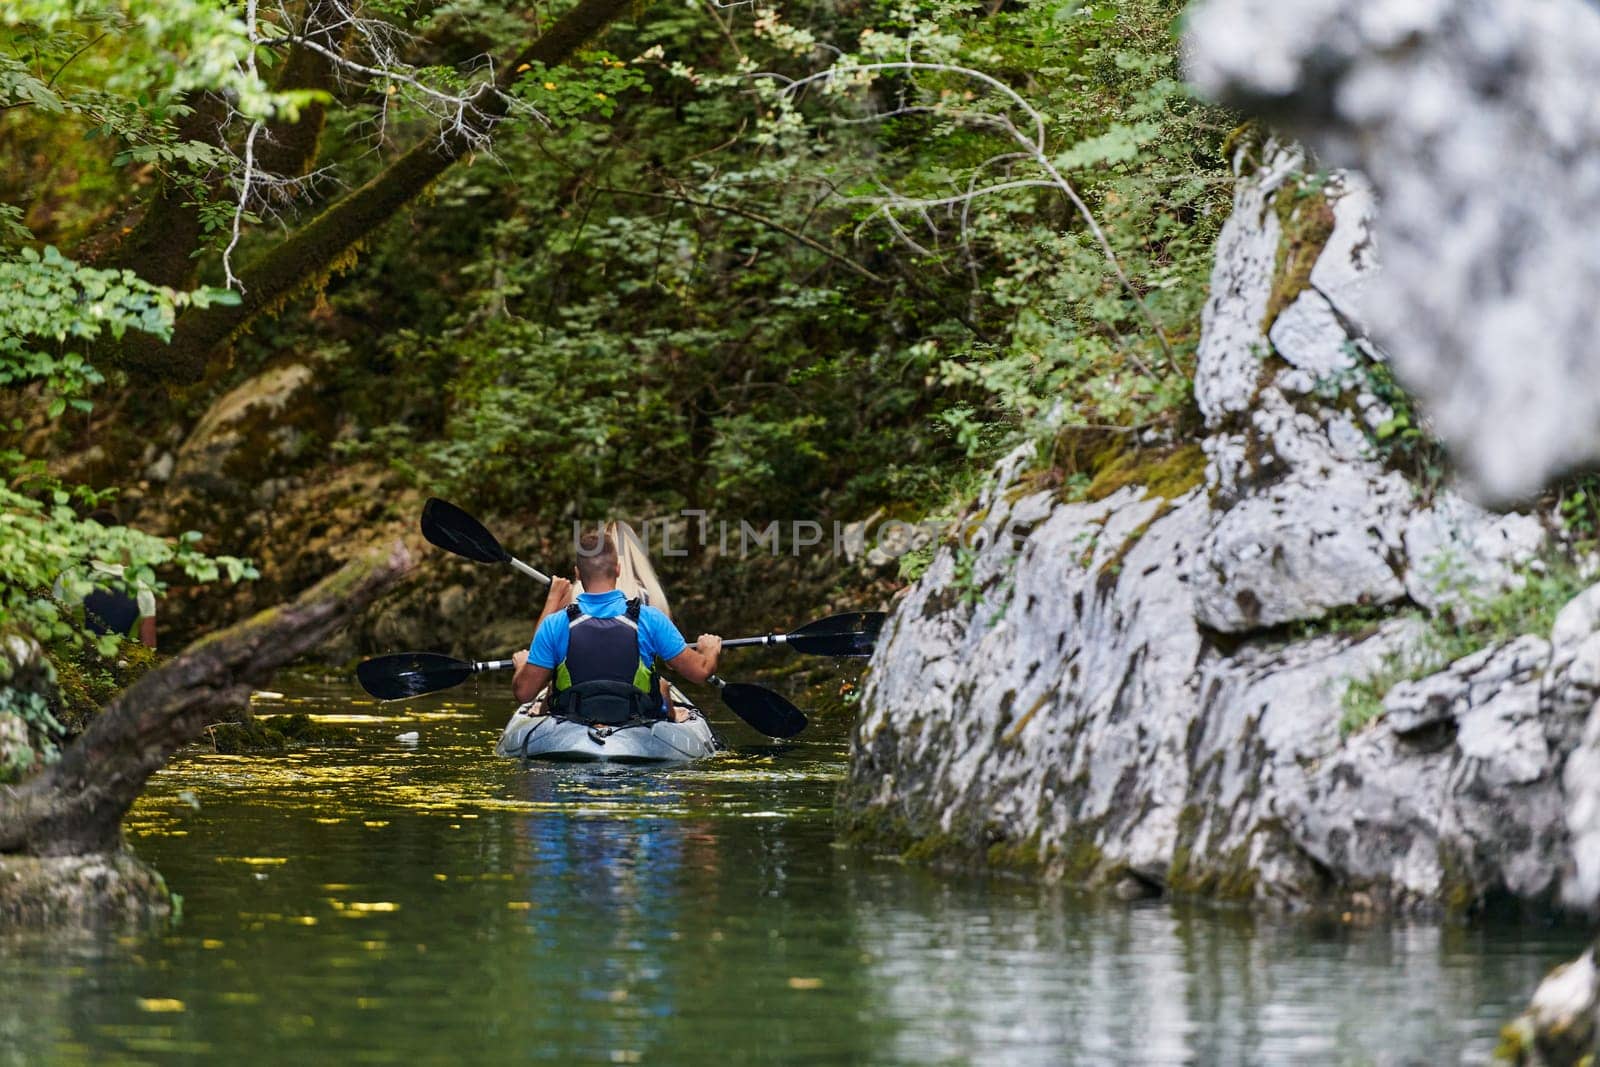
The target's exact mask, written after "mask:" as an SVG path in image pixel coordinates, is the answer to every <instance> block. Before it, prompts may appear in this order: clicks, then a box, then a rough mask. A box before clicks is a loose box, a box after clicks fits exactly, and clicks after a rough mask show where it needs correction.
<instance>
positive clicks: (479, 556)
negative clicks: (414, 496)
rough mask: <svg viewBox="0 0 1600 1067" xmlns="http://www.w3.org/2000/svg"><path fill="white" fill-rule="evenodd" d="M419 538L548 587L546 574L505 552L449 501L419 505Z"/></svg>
mask: <svg viewBox="0 0 1600 1067" xmlns="http://www.w3.org/2000/svg"><path fill="white" fill-rule="evenodd" d="M422 536H423V537H426V538H427V539H428V543H429V544H432V545H434V546H436V547H438V548H442V549H444V550H445V551H446V552H454V553H455V554H456V555H458V556H465V557H466V558H467V559H470V560H475V561H476V562H478V563H509V564H511V565H512V566H513V567H515V568H516V569H517V570H519V571H521V572H522V573H523V574H526V575H527V576H528V577H530V578H537V579H539V581H541V582H544V583H545V584H546V585H549V584H550V577H549V576H548V575H546V574H545V573H543V572H542V571H538V570H535V569H534V568H532V567H530V566H528V565H527V564H526V563H524V562H522V561H521V560H520V559H518V558H517V557H515V556H513V555H512V554H511V553H509V552H507V551H506V550H505V548H504V546H502V545H501V544H500V541H499V539H498V538H496V537H495V535H494V534H492V533H490V532H489V528H488V527H486V526H484V524H483V523H481V522H479V521H478V520H477V519H475V518H473V517H472V516H471V515H468V514H467V513H466V512H465V511H462V510H461V509H460V508H458V507H456V506H455V505H454V504H452V503H450V502H449V501H448V500H440V499H439V498H438V497H436V496H431V497H429V498H428V502H427V503H426V504H424V505H422Z"/></svg>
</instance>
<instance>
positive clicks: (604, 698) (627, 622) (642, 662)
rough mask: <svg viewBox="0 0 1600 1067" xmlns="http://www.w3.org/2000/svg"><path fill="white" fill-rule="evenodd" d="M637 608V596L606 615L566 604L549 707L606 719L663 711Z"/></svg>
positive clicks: (562, 712)
mask: <svg viewBox="0 0 1600 1067" xmlns="http://www.w3.org/2000/svg"><path fill="white" fill-rule="evenodd" d="M639 609H640V602H639V599H638V598H637V597H635V598H634V599H632V600H630V601H628V610H627V611H625V612H623V613H622V614H621V615H617V616H614V617H612V618H609V619H597V618H595V617H594V616H593V615H588V614H585V613H584V611H583V609H582V608H580V607H579V606H578V605H577V604H569V605H568V606H567V656H566V658H565V659H563V660H562V661H561V662H560V663H558V664H556V671H555V677H554V679H553V681H552V685H553V686H554V687H555V697H554V700H553V701H552V703H551V711H552V712H554V713H555V714H556V715H559V716H561V717H562V718H567V719H578V720H581V721H583V722H591V723H603V724H607V725H616V724H619V723H625V722H637V721H639V720H648V719H660V718H662V717H663V714H662V709H661V689H660V682H659V677H658V675H657V673H656V671H655V666H654V664H653V663H651V662H649V661H648V660H646V659H645V655H644V648H643V646H642V645H641V643H640V641H639Z"/></svg>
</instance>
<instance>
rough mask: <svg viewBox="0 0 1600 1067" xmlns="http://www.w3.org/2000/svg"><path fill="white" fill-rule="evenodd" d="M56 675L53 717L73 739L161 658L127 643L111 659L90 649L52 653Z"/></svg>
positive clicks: (63, 649)
mask: <svg viewBox="0 0 1600 1067" xmlns="http://www.w3.org/2000/svg"><path fill="white" fill-rule="evenodd" d="M50 659H51V663H52V664H53V665H54V667H55V672H56V693H57V697H56V700H55V701H54V702H53V703H52V706H51V709H50V711H51V714H53V715H54V716H55V717H56V720H57V721H58V722H60V723H61V725H62V726H64V727H66V729H67V733H68V735H70V736H76V735H77V734H81V733H82V732H83V731H84V730H85V729H87V728H88V726H89V723H90V722H91V721H93V720H94V718H95V716H97V715H99V714H100V712H101V710H102V709H104V708H105V706H106V705H107V704H108V703H110V702H111V699H112V698H113V697H115V696H116V695H117V694H118V693H120V692H122V691H123V690H124V689H126V688H128V686H130V685H132V684H133V683H134V682H136V681H138V680H139V679H140V678H142V677H143V676H144V675H145V674H146V673H147V672H149V671H150V670H151V669H153V668H154V667H155V666H156V665H157V664H158V663H159V662H160V658H159V657H158V656H157V655H156V651H155V649H153V648H146V647H145V646H144V645H141V644H140V643H139V642H137V641H124V642H122V644H121V645H119V646H118V647H117V652H116V655H114V656H112V657H110V658H109V659H108V658H106V657H104V656H101V655H100V654H99V653H98V652H96V651H95V650H94V649H93V648H90V647H87V646H81V647H76V648H73V647H66V648H56V649H52V650H51V654H50Z"/></svg>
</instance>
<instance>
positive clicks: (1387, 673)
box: [1339, 559, 1591, 734]
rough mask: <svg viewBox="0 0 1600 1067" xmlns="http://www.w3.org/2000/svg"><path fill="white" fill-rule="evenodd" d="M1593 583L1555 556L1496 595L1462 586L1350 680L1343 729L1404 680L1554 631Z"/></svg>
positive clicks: (1368, 717)
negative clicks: (1411, 634) (1416, 631)
mask: <svg viewBox="0 0 1600 1067" xmlns="http://www.w3.org/2000/svg"><path fill="white" fill-rule="evenodd" d="M1590 584H1591V583H1590V579H1589V578H1588V577H1586V576H1585V575H1584V574H1583V573H1582V572H1581V571H1580V570H1579V569H1578V568H1577V566H1576V565H1574V564H1573V563H1571V562H1569V561H1567V560H1564V559H1550V560H1545V561H1541V562H1540V563H1538V564H1536V565H1534V566H1533V567H1530V568H1529V569H1528V570H1527V571H1525V572H1524V573H1523V574H1521V575H1520V576H1519V579H1518V583H1517V584H1516V585H1514V586H1513V587H1512V588H1510V589H1507V590H1504V591H1503V592H1500V593H1498V594H1496V595H1494V596H1490V597H1484V596H1481V595H1477V594H1475V593H1474V592H1473V591H1471V590H1465V589H1464V590H1462V591H1461V593H1460V595H1459V597H1458V598H1457V599H1455V600H1454V601H1453V603H1452V605H1451V606H1450V607H1448V608H1445V609H1443V610H1441V611H1439V612H1438V613H1437V614H1435V615H1434V616H1433V617H1432V618H1431V619H1430V620H1429V621H1428V625H1427V627H1426V629H1424V630H1423V632H1422V634H1421V635H1420V636H1419V637H1418V638H1417V639H1416V640H1415V641H1413V642H1410V643H1408V644H1407V645H1405V646H1403V647H1402V648H1400V649H1398V650H1396V651H1395V652H1392V653H1390V654H1388V655H1386V656H1385V657H1384V658H1383V661H1382V662H1381V663H1380V664H1379V666H1378V668H1377V670H1375V671H1374V672H1373V673H1372V674H1371V675H1369V676H1368V677H1366V678H1358V679H1353V680H1352V681H1351V682H1350V684H1349V685H1348V686H1347V687H1346V689H1345V691H1344V694H1343V696H1342V698H1341V706H1342V707H1343V709H1344V714H1343V716H1342V717H1341V718H1340V720H1339V729H1340V731H1341V732H1343V733H1346V734H1348V733H1350V732H1351V731H1353V730H1357V729H1360V728H1361V727H1362V726H1363V725H1365V724H1366V723H1368V722H1371V721H1372V720H1373V719H1375V718H1377V717H1378V716H1379V715H1381V714H1382V712H1383V698H1384V696H1385V694H1387V693H1388V691H1389V690H1390V689H1391V688H1393V687H1394V686H1396V685H1398V684H1399V683H1401V682H1409V681H1416V680H1417V679H1419V678H1425V677H1427V676H1428V675H1430V674H1433V673H1435V672H1437V671H1439V670H1442V669H1443V668H1444V667H1446V666H1448V665H1449V664H1451V663H1454V662H1455V661H1456V660H1458V659H1461V658H1463V657H1465V656H1470V655H1471V654H1472V653H1474V652H1478V651H1480V650H1482V649H1485V648H1488V647H1490V646H1492V645H1497V644H1501V643H1503V642H1506V641H1509V640H1511V639H1513V638H1515V637H1517V636H1519V635H1521V634H1528V633H1532V634H1549V632H1550V629H1551V627H1553V626H1554V625H1555V621H1556V616H1557V615H1558V614H1559V613H1560V612H1561V609H1562V608H1564V607H1566V606H1567V604H1568V603H1569V602H1571V600H1572V598H1573V597H1575V596H1577V595H1578V594H1579V593H1581V592H1583V591H1584V590H1585V589H1587V588H1588V587H1589V585H1590Z"/></svg>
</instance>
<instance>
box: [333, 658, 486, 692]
mask: <svg viewBox="0 0 1600 1067" xmlns="http://www.w3.org/2000/svg"><path fill="white" fill-rule="evenodd" d="M356 677H357V678H358V679H360V681H361V688H363V689H365V690H366V691H367V692H369V693H371V694H372V695H373V696H375V697H377V698H378V699H379V700H402V699H404V698H406V697H415V696H421V695H422V694H423V693H437V692H438V691H439V690H441V689H449V688H450V687H451V686H453V685H460V684H461V683H462V682H464V681H466V680H467V679H468V678H471V677H472V664H470V663H467V662H466V661H464V660H459V659H455V658H453V657H451V656H443V655H440V654H439V653H437V652H397V653H395V654H394V655H392V656H377V657H375V658H373V659H369V660H366V661H365V662H363V663H360V664H357V665H356Z"/></svg>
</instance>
